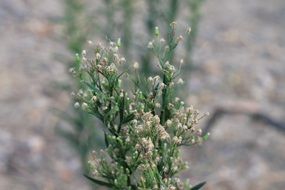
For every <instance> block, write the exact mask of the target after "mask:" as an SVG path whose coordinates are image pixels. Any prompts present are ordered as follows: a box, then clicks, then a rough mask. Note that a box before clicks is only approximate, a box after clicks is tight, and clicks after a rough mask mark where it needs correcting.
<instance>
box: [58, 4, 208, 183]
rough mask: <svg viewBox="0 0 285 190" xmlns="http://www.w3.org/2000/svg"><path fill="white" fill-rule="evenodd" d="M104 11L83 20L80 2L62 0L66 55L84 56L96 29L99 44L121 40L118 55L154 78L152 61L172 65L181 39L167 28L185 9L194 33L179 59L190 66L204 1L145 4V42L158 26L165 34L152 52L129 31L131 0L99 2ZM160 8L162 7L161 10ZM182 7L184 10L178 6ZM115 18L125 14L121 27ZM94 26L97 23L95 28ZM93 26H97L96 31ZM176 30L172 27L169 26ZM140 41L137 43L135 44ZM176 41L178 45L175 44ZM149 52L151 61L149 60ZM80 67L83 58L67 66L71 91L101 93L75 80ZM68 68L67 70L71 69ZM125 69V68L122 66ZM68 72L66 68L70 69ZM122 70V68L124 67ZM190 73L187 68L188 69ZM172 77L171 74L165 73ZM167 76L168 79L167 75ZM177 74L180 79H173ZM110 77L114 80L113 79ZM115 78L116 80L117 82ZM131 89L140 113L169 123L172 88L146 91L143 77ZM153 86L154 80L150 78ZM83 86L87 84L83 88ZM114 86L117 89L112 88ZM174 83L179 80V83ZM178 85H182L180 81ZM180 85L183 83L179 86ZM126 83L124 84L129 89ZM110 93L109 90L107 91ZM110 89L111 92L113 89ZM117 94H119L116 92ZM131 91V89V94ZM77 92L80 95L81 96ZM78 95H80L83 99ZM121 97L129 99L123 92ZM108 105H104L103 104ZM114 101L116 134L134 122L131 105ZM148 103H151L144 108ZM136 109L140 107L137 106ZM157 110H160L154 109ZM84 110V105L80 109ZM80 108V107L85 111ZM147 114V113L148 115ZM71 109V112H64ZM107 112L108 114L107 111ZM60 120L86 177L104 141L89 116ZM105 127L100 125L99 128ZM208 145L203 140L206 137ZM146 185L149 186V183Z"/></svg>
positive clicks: (81, 113)
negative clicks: (91, 155) (136, 93)
mask: <svg viewBox="0 0 285 190" xmlns="http://www.w3.org/2000/svg"><path fill="white" fill-rule="evenodd" d="M102 2H103V5H104V6H105V8H103V9H102V10H100V11H97V10H95V11H94V12H93V13H92V14H93V15H91V16H89V17H88V16H87V11H86V8H87V6H88V5H87V4H86V2H85V1H81V0H65V8H66V9H65V18H64V19H65V20H64V21H65V39H66V42H67V47H68V49H69V50H70V52H71V53H73V54H74V53H78V52H81V51H82V50H83V47H84V46H85V43H86V41H87V39H88V36H90V35H93V34H92V31H91V30H90V28H95V29H96V32H97V34H96V35H97V36H101V37H103V39H107V41H108V40H114V39H115V37H116V36H118V35H119V37H121V38H122V42H120V44H122V45H119V44H118V43H117V44H116V45H118V46H122V52H123V53H124V55H125V56H126V59H127V60H129V61H130V60H132V59H136V60H140V64H139V68H137V69H136V72H137V73H144V75H146V76H148V75H152V74H154V73H156V72H157V69H156V68H155V67H153V64H152V63H153V58H154V57H155V56H156V57H158V56H159V57H158V61H159V62H161V63H163V62H165V60H168V61H169V62H173V61H175V51H174V50H175V47H176V45H177V44H176V43H177V42H178V41H180V40H181V38H180V37H178V38H174V36H175V33H174V30H173V27H172V28H169V25H168V23H170V22H173V21H174V20H177V18H178V15H179V14H180V12H181V11H180V10H181V7H182V6H183V7H186V6H184V5H183V3H188V5H189V10H190V15H189V17H188V18H187V19H188V22H189V26H190V27H191V28H192V32H191V33H190V35H189V36H188V37H187V41H186V43H185V44H186V45H185V48H186V54H185V56H183V57H184V58H185V60H186V61H185V63H186V65H187V64H188V63H189V64H190V63H192V60H191V52H192V49H193V45H194V43H195V38H196V36H197V28H198V23H199V20H200V9H201V5H202V2H203V0H184V1H178V0H169V1H162V0H147V1H146V6H147V10H148V11H147V12H148V13H147V14H146V15H144V17H143V19H144V20H145V22H144V26H141V27H140V29H143V28H145V29H146V38H147V39H150V38H151V37H152V36H153V31H154V30H155V27H156V26H157V25H158V24H160V25H161V26H163V27H162V28H163V30H162V31H161V32H159V33H156V34H157V36H156V39H155V41H153V42H152V43H153V45H154V47H153V48H146V47H145V46H144V45H141V44H136V42H137V41H138V40H137V39H136V38H137V36H136V38H135V37H134V34H135V33H136V29H135V28H133V23H135V22H136V20H134V19H133V18H134V17H135V16H136V14H137V10H136V6H135V4H136V3H135V2H137V1H132V0H121V1H113V0H102ZM161 5H163V6H161ZM181 5H182V6H181ZM118 12H122V13H123V14H122V15H123V20H122V21H120V22H121V23H117V22H118V20H117V19H115V17H116V14H117V13H118ZM101 13H103V14H102V15H104V19H105V21H106V22H103V23H105V25H104V24H102V23H100V21H99V23H97V20H96V18H97V15H98V14H101ZM94 21H95V22H96V23H94ZM95 24H96V25H95ZM173 26H174V25H173ZM158 37H161V38H162V37H164V39H165V40H164V39H163V38H162V39H159V42H158ZM139 40H140V39H139ZM177 40H178V41H177ZM159 43H162V44H163V45H165V47H167V46H168V48H169V49H168V48H165V47H164V48H165V50H163V51H164V54H165V55H163V56H162V54H163V53H162V50H161V49H159V48H162V44H160V46H156V45H157V44H159ZM153 51H154V54H155V56H153V55H154V54H153ZM81 61H82V57H80V56H77V57H76V59H75V60H73V61H72V63H71V65H72V67H73V69H71V70H70V72H71V74H72V75H74V74H75V75H76V76H77V77H76V78H75V80H74V81H73V85H74V86H75V89H82V88H85V87H86V86H88V88H89V89H92V90H93V91H94V93H95V92H96V93H99V92H100V89H98V86H96V85H94V84H93V83H88V82H87V83H86V81H85V80H86V73H85V74H83V73H82V75H81V76H80V77H79V76H78V75H77V74H78V73H80V72H81V71H80V69H81ZM69 65H70V64H69ZM126 65H127V64H126ZM162 65H163V64H161V65H160V69H162V68H161V67H162ZM68 67H69V66H68ZM124 67H126V66H124ZM190 68H191V67H190ZM165 72H166V71H165ZM167 72H171V71H167ZM168 74H169V73H168ZM176 74H178V73H176ZM113 77H114V76H113ZM116 77H117V78H116ZM116 77H115V78H112V79H111V78H109V80H110V81H109V80H107V82H108V83H109V82H113V85H114V86H116V84H117V85H119V84H120V83H122V82H119V81H121V78H122V77H123V75H122V73H118V75H117V76H116ZM150 79H151V78H150ZM174 79H175V80H176V78H173V79H172V78H169V77H167V75H162V76H160V78H159V80H162V81H161V82H162V83H163V84H168V83H169V84H172V83H171V82H172V80H174ZM132 80H133V82H134V85H135V89H136V90H137V89H139V90H140V91H141V93H142V97H141V98H140V99H141V101H143V102H144V103H145V105H144V104H139V105H140V106H143V107H147V108H144V109H149V110H152V111H151V112H152V113H153V114H154V112H155V114H157V113H156V111H157V110H158V109H161V113H160V114H159V117H160V120H161V122H162V123H165V122H166V121H167V118H169V117H171V109H169V108H168V106H167V105H168V104H169V103H170V102H171V100H172V99H173V97H174V94H175V93H174V91H175V86H174V87H173V89H170V88H169V89H161V87H160V83H157V84H155V86H150V85H149V82H150V81H149V80H148V79H146V77H142V76H141V77H138V78H133V79H132ZM152 80H156V81H157V80H158V79H157V77H152ZM82 81H85V82H84V83H82ZM116 81H117V83H116ZM177 81H178V79H177ZM179 81H180V82H179V83H181V81H182V80H179ZM182 82H183V81H182ZM129 83H130V82H128V84H129ZM110 88H111V87H110ZM112 88H113V87H112ZM117 90H119V89H117ZM133 90H134V89H133ZM80 92H81V91H80ZM80 92H79V94H81V93H80ZM149 92H152V93H155V99H145V98H146V97H147V96H148V93H149ZM125 93H126V94H125V95H124V96H126V97H127V92H125ZM159 93H161V94H160V95H159V96H160V97H161V100H160V102H155V101H156V99H157V98H158V97H159V96H158V94H159ZM74 95H75V96H78V94H74ZM96 98H98V99H99V98H102V97H100V96H99V97H96ZM106 101H107V100H106ZM114 101H118V103H119V105H118V108H119V110H118V115H117V116H116V118H117V119H118V118H119V119H121V123H120V124H119V125H120V128H122V127H123V126H124V125H128V123H130V122H132V121H133V120H134V119H136V115H135V114H134V113H128V114H127V113H125V108H126V107H127V106H129V105H128V104H129V102H128V101H127V98H126V99H122V98H121V99H120V98H117V99H115V100H114ZM147 101H149V102H147ZM136 103H138V102H136ZM73 104H74V105H75V107H78V105H77V104H76V102H73ZM159 105H160V108H158V107H157V106H159ZM79 106H82V105H79ZM83 107H84V106H83ZM150 108H151V109H150ZM68 109H69V108H68ZM108 109H109V108H108ZM91 113H92V114H94V115H96V117H97V118H99V119H100V120H109V119H110V117H113V116H112V114H111V113H109V114H108V115H106V114H102V113H100V112H94V110H93V111H92V112H91ZM63 118H64V119H65V120H66V121H67V122H68V123H70V125H71V126H72V131H65V130H61V129H60V130H59V131H58V132H59V133H60V134H61V135H62V136H63V137H65V138H66V139H67V141H68V142H70V144H71V146H72V147H73V148H74V149H75V150H76V151H77V152H78V154H79V155H80V157H81V160H82V164H83V167H84V171H85V172H87V171H88V168H87V166H86V159H87V157H88V155H89V153H90V152H91V150H93V149H94V148H95V147H98V146H99V147H100V146H101V147H102V141H101V140H98V139H101V138H100V137H98V134H100V133H98V126H99V124H96V126H97V125H98V126H97V127H94V123H95V121H94V118H92V117H90V115H89V114H87V113H86V112H84V111H80V110H78V111H77V112H75V111H74V109H71V110H70V112H68V114H65V115H64V116H63ZM103 123H104V122H103ZM109 135H110V134H109V132H108V131H105V143H106V145H108V144H109V142H108V138H109V137H108V136H109ZM204 138H205V139H206V136H205V137H204ZM156 175H158V174H153V173H149V174H148V175H146V176H148V177H147V179H148V178H149V179H152V178H151V176H156ZM147 183H150V182H147Z"/></svg>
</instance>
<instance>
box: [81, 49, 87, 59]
mask: <svg viewBox="0 0 285 190" xmlns="http://www.w3.org/2000/svg"><path fill="white" fill-rule="evenodd" d="M81 54H82V56H84V57H85V56H86V54H87V52H86V50H85V49H84V50H82V53H81Z"/></svg>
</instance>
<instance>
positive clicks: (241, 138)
mask: <svg viewBox="0 0 285 190" xmlns="http://www.w3.org/2000/svg"><path fill="white" fill-rule="evenodd" d="M174 20H176V21H177V31H178V32H180V33H183V32H184V33H185V31H186V28H187V26H191V28H192V33H191V35H190V37H189V38H187V37H186V38H185V39H184V42H185V43H184V45H182V46H180V47H179V48H178V51H177V52H176V54H175V56H174V61H177V60H178V61H179V60H180V59H181V58H183V59H184V62H185V64H184V66H185V69H184V73H183V75H184V76H185V77H186V78H185V79H187V80H186V81H187V83H186V85H185V86H184V88H183V89H181V90H182V93H181V94H182V95H183V96H184V98H186V100H187V101H186V102H187V103H188V104H192V105H194V106H195V107H196V108H198V109H200V110H201V111H209V112H210V113H211V115H210V116H209V117H208V118H207V120H205V121H204V122H203V123H201V125H202V127H203V128H205V130H209V131H210V132H211V136H210V139H209V140H208V141H207V142H206V143H204V144H203V145H201V146H196V147H194V148H190V149H189V148H186V149H185V150H183V157H184V158H185V160H188V161H189V163H190V168H189V170H188V171H185V172H184V173H183V178H186V179H189V180H190V181H191V182H193V184H196V183H198V182H200V181H204V180H205V181H207V186H206V188H205V189H206V190H212V189H219V190H245V189H258V190H269V189H270V190H284V189H285V149H284V147H285V85H284V82H285V35H284V34H285V1H284V0H271V1H268V0H251V1H248V0H208V1H207V0H206V1H201V0H181V1H179V0H169V1H162V0H137V1H133V0H93V1H92V0H65V1H64V0H41V1H38V0H1V1H0V42H1V45H0V189H1V190H2V189H3V190H6V189H10V190H20V189H21V190H38V189H43V190H57V189H59V190H62V189H64V190H65V189H66V190H68V189H70V190H73V189H82V190H85V189H86V190H88V189H91V186H90V184H88V182H87V181H86V180H85V179H84V177H83V176H82V173H84V170H85V169H84V168H85V166H84V165H82V163H84V161H85V160H86V157H87V154H88V152H89V151H90V150H92V149H94V148H96V147H100V143H101V141H100V137H98V138H94V137H96V136H98V133H97V131H96V130H97V129H96V127H94V126H96V122H94V120H93V119H92V118H90V117H89V116H87V115H85V114H84V113H79V112H74V110H73V108H72V104H73V103H72V100H71V98H70V92H71V90H72V89H71V86H73V87H78V88H79V87H80V86H79V84H78V81H74V79H72V78H71V77H70V73H69V72H68V69H69V67H71V66H72V65H73V64H74V63H73V62H74V61H73V57H74V54H75V53H76V52H80V51H81V50H82V49H83V48H84V47H85V44H86V41H87V40H93V41H94V42H98V41H101V42H104V41H108V40H109V39H111V40H112V39H116V38H118V37H121V39H122V44H123V47H122V51H123V52H124V54H125V55H126V58H127V60H131V61H138V62H139V63H140V64H141V66H142V72H144V73H146V74H151V73H152V72H154V71H153V70H152V66H151V65H150V64H148V63H151V61H152V58H151V56H150V55H149V53H148V50H147V49H146V48H144V47H145V46H146V45H147V42H148V40H150V39H151V35H152V33H153V28H154V27H155V26H156V25H158V26H160V27H161V30H162V34H165V33H166V32H165V31H166V29H165V28H166V26H167V25H168V23H170V22H172V21H174ZM130 63H131V64H132V62H130ZM92 127H93V128H92ZM94 128H95V129H94ZM97 139H99V140H97ZM93 189H99V188H94V187H93Z"/></svg>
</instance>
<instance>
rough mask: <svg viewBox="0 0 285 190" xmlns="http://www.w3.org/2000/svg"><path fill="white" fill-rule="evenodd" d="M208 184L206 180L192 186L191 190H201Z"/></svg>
mask: <svg viewBox="0 0 285 190" xmlns="http://www.w3.org/2000/svg"><path fill="white" fill-rule="evenodd" d="M205 184H206V181H204V182H201V183H199V184H198V185H195V186H194V187H192V188H191V190H199V189H201V188H202V187H203V186H204V185H205Z"/></svg>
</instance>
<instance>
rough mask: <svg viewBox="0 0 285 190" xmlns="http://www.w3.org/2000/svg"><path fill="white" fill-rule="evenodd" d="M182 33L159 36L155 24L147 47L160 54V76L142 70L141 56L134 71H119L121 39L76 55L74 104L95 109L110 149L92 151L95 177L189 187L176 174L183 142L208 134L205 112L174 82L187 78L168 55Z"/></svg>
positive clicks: (117, 184) (116, 183) (133, 184)
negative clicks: (204, 125)
mask: <svg viewBox="0 0 285 190" xmlns="http://www.w3.org/2000/svg"><path fill="white" fill-rule="evenodd" d="M171 28H172V29H174V27H171ZM181 39H182V37H178V38H175V36H174V33H173V36H172V37H171V38H169V39H167V40H164V39H160V34H159V29H158V28H156V30H155V39H154V40H153V41H151V42H150V43H149V44H148V47H149V48H150V49H152V50H153V52H154V55H155V56H156V57H157V58H158V68H160V75H157V76H149V77H145V76H140V75H139V73H137V68H138V67H139V64H138V63H137V62H136V63H135V64H134V65H133V66H134V67H133V68H134V71H133V73H134V75H131V74H130V73H129V74H127V73H125V72H120V70H121V68H120V66H121V65H122V64H124V63H125V62H126V60H125V58H124V57H121V56H120V55H119V53H118V49H119V46H120V41H118V42H117V43H114V42H111V43H110V45H109V47H108V48H104V47H103V46H102V45H97V46H94V49H93V50H92V51H90V52H89V51H88V52H87V51H85V50H84V51H83V52H82V54H81V56H79V55H78V57H77V58H78V59H79V60H80V61H81V64H80V69H79V70H78V72H77V73H74V75H75V76H76V77H79V78H80V80H81V81H82V86H83V88H82V89H80V90H79V91H78V92H77V93H74V97H75V99H76V101H77V102H76V103H75V105H74V106H75V107H76V108H79V107H81V108H82V109H83V110H85V111H87V112H89V113H90V114H93V115H95V116H96V117H97V118H98V119H99V120H100V121H101V122H102V124H103V125H104V127H105V128H104V133H105V144H106V149H105V150H101V152H100V153H96V152H95V153H92V154H91V157H90V167H91V175H92V177H88V178H89V179H91V180H92V181H94V182H96V183H98V184H101V185H105V186H108V187H111V188H112V189H118V190H119V189H120V190H121V189H187V188H186V186H185V184H184V183H182V182H181V181H180V180H179V179H178V178H177V177H176V175H177V174H178V173H179V172H180V171H181V170H183V169H184V168H186V164H185V163H184V162H183V161H182V160H181V158H180V153H179V147H180V146H182V145H194V144H197V143H200V142H202V141H203V139H205V138H206V137H207V135H204V134H203V133H202V130H201V129H199V128H198V127H197V124H198V122H199V120H200V119H202V118H203V117H204V116H205V115H206V114H203V115H200V114H199V112H198V111H197V110H194V109H193V107H185V105H184V102H183V101H180V99H179V98H178V97H175V86H177V85H179V84H182V83H183V80H182V79H180V78H178V76H179V70H178V71H177V70H176V68H175V66H174V64H172V63H170V60H171V55H172V54H173V51H174V49H175V47H176V46H177V45H178V43H179V41H181ZM182 62H183V61H180V63H182ZM125 76H126V77H125ZM123 84H126V85H127V86H128V87H127V88H125V89H124V88H123ZM131 84H133V85H131ZM130 86H131V87H130Z"/></svg>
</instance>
